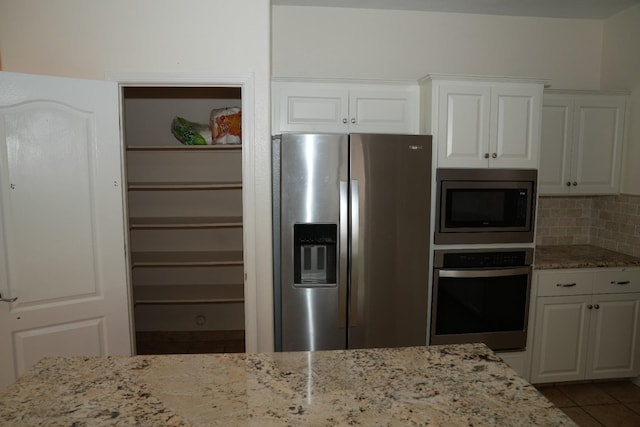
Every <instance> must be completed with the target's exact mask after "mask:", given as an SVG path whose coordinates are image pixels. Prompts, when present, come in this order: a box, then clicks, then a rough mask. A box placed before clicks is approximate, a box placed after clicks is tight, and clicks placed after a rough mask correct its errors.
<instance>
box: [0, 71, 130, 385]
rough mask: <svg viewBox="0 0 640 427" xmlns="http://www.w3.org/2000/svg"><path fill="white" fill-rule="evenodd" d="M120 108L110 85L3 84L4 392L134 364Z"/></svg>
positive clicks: (3, 76)
mask: <svg viewBox="0 0 640 427" xmlns="http://www.w3.org/2000/svg"><path fill="white" fill-rule="evenodd" d="M118 105H119V101H118V88H117V84H116V83H114V82H100V81H82V80H77V79H66V78H56V77H45V76H34V75H25V74H15V73H6V72H2V73H0V202H1V209H0V293H1V294H2V298H3V299H5V300H12V299H15V301H13V302H7V301H2V302H0V388H2V387H4V386H6V385H7V384H8V383H10V382H12V381H13V380H14V379H15V378H16V377H17V376H18V375H20V374H22V373H23V372H24V371H25V370H27V369H28V368H29V367H31V366H32V365H33V364H34V363H36V362H37V361H38V360H39V359H40V358H42V357H45V356H53V355H95V356H98V355H113V354H124V355H129V354H131V337H130V328H129V325H130V318H129V303H128V290H127V277H126V262H125V253H124V232H123V203H122V188H121V177H122V174H121V155H120V134H119V108H118Z"/></svg>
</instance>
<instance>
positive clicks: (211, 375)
mask: <svg viewBox="0 0 640 427" xmlns="http://www.w3.org/2000/svg"><path fill="white" fill-rule="evenodd" d="M0 424H1V425H20V426H23V425H42V424H45V425H65V426H72V425H73V426H85V425H86V426H107V425H119V426H129V425H144V426H209V425H210V426H237V425H240V426H241V425H252V426H285V425H286V426H337V425H361V426H574V425H575V424H574V423H573V422H572V421H571V419H569V418H568V417H567V416H566V415H565V414H564V413H563V412H561V411H560V410H559V409H557V408H556V407H554V406H553V404H551V403H550V402H549V401H548V400H547V399H546V398H544V397H543V396H542V395H541V394H540V393H539V392H538V391H537V390H536V389H535V388H534V387H533V386H531V385H530V384H529V383H527V382H526V381H525V380H524V379H522V378H520V377H519V376H517V375H516V373H515V372H514V371H513V370H512V369H511V368H509V367H508V366H507V365H506V364H505V363H504V362H503V361H502V360H501V359H500V358H499V357H498V356H496V355H495V353H493V352H492V351H491V350H489V349H488V348H487V347H486V346H485V345H483V344H462V345H444V346H431V347H406V348H397V349H368V350H336V351H319V352H289V353H246V354H244V353H243V354H208V355H163V356H134V357H124V356H123V357H103V358H98V357H95V358H92V357H60V358H46V359H43V360H41V361H40V362H38V363H37V364H36V365H35V366H34V367H33V368H32V369H31V370H29V371H28V372H27V373H26V374H25V375H23V376H22V377H21V378H19V379H18V381H17V382H15V383H14V384H12V385H11V386H9V387H8V388H7V389H6V390H4V391H2V392H0Z"/></svg>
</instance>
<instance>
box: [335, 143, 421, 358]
mask: <svg viewBox="0 0 640 427" xmlns="http://www.w3.org/2000/svg"><path fill="white" fill-rule="evenodd" d="M350 163H351V195H352V200H351V201H352V206H351V210H352V211H351V212H352V216H351V218H352V219H351V224H350V228H351V239H352V244H351V251H352V255H353V258H352V263H351V280H350V300H351V310H350V314H349V325H350V328H349V333H348V335H349V348H372V347H398V346H410V345H425V344H426V338H427V329H426V324H427V311H428V303H427V282H428V277H429V262H428V259H429V243H428V242H429V223H430V220H429V218H430V213H429V212H430V200H431V197H430V190H431V185H430V177H431V142H430V138H429V137H425V136H417V135H415V136H414V135H351V153H350ZM356 190H357V191H356ZM356 194H357V197H356Z"/></svg>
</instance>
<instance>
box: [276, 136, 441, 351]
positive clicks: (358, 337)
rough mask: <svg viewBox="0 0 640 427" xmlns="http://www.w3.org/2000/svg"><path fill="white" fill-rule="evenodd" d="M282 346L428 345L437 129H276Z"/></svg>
mask: <svg viewBox="0 0 640 427" xmlns="http://www.w3.org/2000/svg"><path fill="white" fill-rule="evenodd" d="M272 153H273V199H274V200H273V208H274V211H273V218H274V221H273V229H274V236H273V237H274V284H275V286H274V288H275V289H274V291H275V292H274V293H275V307H274V308H275V325H276V342H275V346H276V350H282V351H297V350H306V351H309V350H311V351H313V350H330V349H344V348H374V347H401V346H411V345H426V342H427V309H428V301H427V295H428V277H429V274H430V273H429V270H430V269H429V229H430V206H431V202H430V200H431V167H432V166H431V136H427V135H381V134H380V135H378V134H376V135H367V134H351V135H336V134H283V135H279V136H276V137H274V139H273V150H272Z"/></svg>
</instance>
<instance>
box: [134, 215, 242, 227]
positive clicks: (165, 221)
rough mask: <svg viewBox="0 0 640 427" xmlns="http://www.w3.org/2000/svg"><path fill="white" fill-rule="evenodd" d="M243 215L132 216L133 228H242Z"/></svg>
mask: <svg viewBox="0 0 640 427" xmlns="http://www.w3.org/2000/svg"><path fill="white" fill-rule="evenodd" d="M240 227H242V217H240V216H225V217H132V218H129V228H131V229H159V228H161V229H163V228H166V229H176V228H240Z"/></svg>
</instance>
